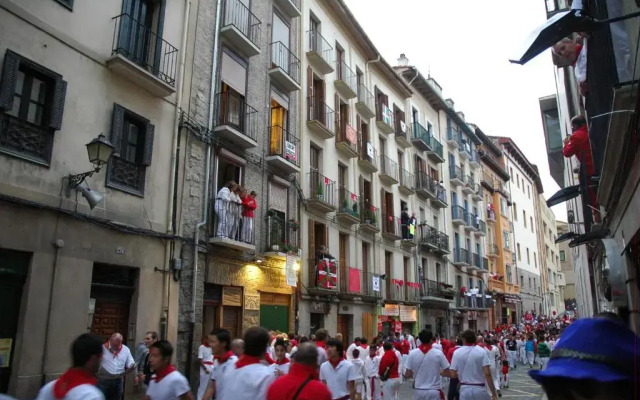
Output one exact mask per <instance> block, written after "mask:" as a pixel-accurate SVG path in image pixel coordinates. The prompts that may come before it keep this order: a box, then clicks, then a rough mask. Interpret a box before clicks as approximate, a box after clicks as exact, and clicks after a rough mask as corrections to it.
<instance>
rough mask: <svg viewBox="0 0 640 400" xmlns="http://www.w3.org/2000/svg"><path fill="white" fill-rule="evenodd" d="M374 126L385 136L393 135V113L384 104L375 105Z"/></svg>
mask: <svg viewBox="0 0 640 400" xmlns="http://www.w3.org/2000/svg"><path fill="white" fill-rule="evenodd" d="M376 126H377V127H378V131H379V132H380V133H383V134H385V135H388V134H390V133H393V131H394V130H395V128H394V126H393V112H392V111H391V110H390V109H389V107H388V106H387V105H386V104H384V103H380V102H378V103H376Z"/></svg>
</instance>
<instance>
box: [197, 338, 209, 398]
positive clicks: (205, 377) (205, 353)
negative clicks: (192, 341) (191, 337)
mask: <svg viewBox="0 0 640 400" xmlns="http://www.w3.org/2000/svg"><path fill="white" fill-rule="evenodd" d="M198 361H200V382H199V384H198V393H197V396H198V400H202V399H203V398H204V393H205V392H206V391H207V386H208V385H209V380H210V377H211V370H212V369H213V352H212V351H211V346H210V345H209V337H207V338H206V339H205V340H204V342H203V343H202V344H201V345H200V347H198Z"/></svg>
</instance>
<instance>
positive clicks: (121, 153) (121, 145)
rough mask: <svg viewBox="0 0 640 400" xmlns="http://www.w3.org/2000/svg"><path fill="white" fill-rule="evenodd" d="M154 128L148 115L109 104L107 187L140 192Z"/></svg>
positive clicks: (149, 160)
mask: <svg viewBox="0 0 640 400" xmlns="http://www.w3.org/2000/svg"><path fill="white" fill-rule="evenodd" d="M154 129H155V127H154V125H152V124H151V123H150V122H149V120H148V119H146V118H144V117H142V116H140V115H138V114H136V113H134V112H133V111H129V110H127V109H125V108H124V107H122V106H120V105H118V104H114V105H113V115H112V122H111V143H112V144H113V145H114V147H115V149H114V155H113V156H112V157H111V159H110V160H109V168H108V169H107V186H108V187H111V188H114V189H118V190H122V191H124V192H127V193H131V194H135V195H138V196H144V184H145V177H146V172H147V167H148V166H150V165H151V156H152V154H153V136H154ZM236 182H238V181H236Z"/></svg>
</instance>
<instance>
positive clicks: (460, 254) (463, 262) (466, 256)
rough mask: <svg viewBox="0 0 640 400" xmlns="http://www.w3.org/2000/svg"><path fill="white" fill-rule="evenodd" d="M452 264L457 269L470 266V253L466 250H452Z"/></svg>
mask: <svg viewBox="0 0 640 400" xmlns="http://www.w3.org/2000/svg"><path fill="white" fill-rule="evenodd" d="M453 264H454V265H457V266H458V267H468V266H470V265H471V253H470V252H469V250H467V249H461V248H455V249H453Z"/></svg>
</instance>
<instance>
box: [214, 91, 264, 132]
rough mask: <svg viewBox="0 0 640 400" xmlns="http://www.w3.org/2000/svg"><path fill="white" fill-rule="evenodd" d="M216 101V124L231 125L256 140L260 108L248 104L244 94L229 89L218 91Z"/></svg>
mask: <svg viewBox="0 0 640 400" xmlns="http://www.w3.org/2000/svg"><path fill="white" fill-rule="evenodd" d="M214 101H215V104H214V107H215V116H216V120H215V124H216V126H218V125H229V126H231V127H233V128H234V129H236V130H237V131H238V132H240V133H242V134H243V135H245V136H247V137H249V138H251V139H253V140H256V138H257V132H256V129H257V126H258V110H256V109H255V108H253V107H251V106H250V105H249V104H247V103H246V102H245V99H244V97H243V96H241V95H240V94H238V93H236V92H234V91H231V90H227V91H225V92H222V93H218V94H217V95H216V98H215V100H214Z"/></svg>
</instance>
